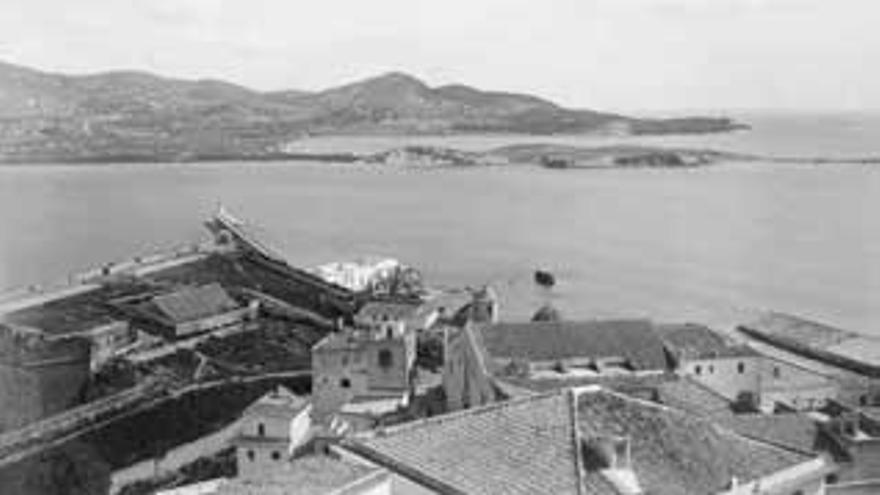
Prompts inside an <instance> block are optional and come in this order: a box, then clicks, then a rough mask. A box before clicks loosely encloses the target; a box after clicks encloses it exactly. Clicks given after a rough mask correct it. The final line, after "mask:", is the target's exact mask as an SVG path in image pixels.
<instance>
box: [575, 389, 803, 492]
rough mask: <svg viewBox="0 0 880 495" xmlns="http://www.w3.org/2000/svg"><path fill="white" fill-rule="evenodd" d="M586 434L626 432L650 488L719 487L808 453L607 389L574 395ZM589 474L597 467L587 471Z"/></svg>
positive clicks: (775, 468)
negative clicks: (741, 433)
mask: <svg viewBox="0 0 880 495" xmlns="http://www.w3.org/2000/svg"><path fill="white" fill-rule="evenodd" d="M578 427H579V429H580V434H581V435H582V436H583V437H584V438H591V437H597V436H598V437H601V436H607V435H613V436H617V437H624V438H629V439H630V442H631V451H632V469H633V471H634V472H635V475H636V477H637V478H638V480H639V483H640V484H641V486H643V487H647V488H648V489H649V490H650V493H652V494H658V495H666V494H670V495H672V494H689V493H718V492H720V491H723V490H725V489H727V488H729V484H730V481H731V480H732V479H733V478H734V477H736V478H737V479H739V480H742V481H744V482H746V481H751V480H754V479H757V478H759V477H762V476H765V475H769V474H771V473H774V472H777V471H780V470H782V469H785V468H788V467H792V466H794V465H796V464H799V463H802V462H806V461H807V460H809V459H810V458H812V456H809V455H804V454H800V453H796V452H792V451H790V450H786V449H782V448H778V447H775V446H772V445H769V444H766V443H761V442H756V441H752V440H749V439H746V438H743V437H741V436H739V435H737V434H735V433H733V432H732V431H729V430H726V429H724V428H721V427H719V426H717V425H715V424H713V423H711V422H710V421H708V420H706V419H702V418H700V417H698V416H695V415H692V414H688V413H685V412H683V411H678V410H675V409H670V408H667V407H664V406H660V405H657V404H653V403H650V402H647V401H640V400H637V399H632V398H628V397H626V396H623V395H619V394H615V393H611V392H595V393H582V394H580V395H579V397H578ZM586 476H587V478H590V477H599V476H601V473H599V472H589V471H588V472H587V473H586Z"/></svg>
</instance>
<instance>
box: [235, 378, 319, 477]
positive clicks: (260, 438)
mask: <svg viewBox="0 0 880 495" xmlns="http://www.w3.org/2000/svg"><path fill="white" fill-rule="evenodd" d="M311 412H312V404H311V402H310V401H309V400H307V399H306V398H305V397H301V396H298V395H296V394H294V393H293V392H291V391H290V390H288V389H286V388H284V387H278V388H277V389H275V390H272V391H271V392H268V393H267V394H265V395H264V396H262V397H260V398H259V399H257V400H256V401H255V402H254V403H253V404H251V405H250V406H248V408H247V409H245V411H244V413H243V414H242V417H241V420H240V421H239V428H240V430H239V434H238V435H237V436H236V437H235V438H234V439H233V445H234V446H235V450H236V466H237V468H238V469H237V470H238V475H239V477H240V478H243V479H246V480H247V479H263V478H264V477H265V476H267V475H268V474H271V473H274V472H276V471H277V470H278V469H279V467H280V466H283V465H285V463H287V462H288V461H289V460H290V458H291V456H293V455H294V453H295V452H296V450H297V449H298V448H300V447H301V446H302V445H304V444H305V443H306V442H307V441H308V440H309V439H310V437H311V434H312V421H311V416H310V414H311Z"/></svg>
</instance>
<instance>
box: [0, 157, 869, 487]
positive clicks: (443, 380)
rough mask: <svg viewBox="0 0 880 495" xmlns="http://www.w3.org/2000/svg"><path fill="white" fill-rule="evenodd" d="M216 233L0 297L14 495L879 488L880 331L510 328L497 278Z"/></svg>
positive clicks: (215, 226)
mask: <svg viewBox="0 0 880 495" xmlns="http://www.w3.org/2000/svg"><path fill="white" fill-rule="evenodd" d="M423 151H424V150H418V149H415V150H413V149H410V150H408V151H405V152H401V153H409V154H418V153H421V152H423ZM508 152H509V154H508V156H510V157H515V159H521V160H525V159H527V158H528V159H538V160H544V162H545V163H544V165H545V166H550V167H554V166H557V167H561V168H565V167H568V166H572V164H569V163H567V162H565V160H566V159H563V158H561V157H553V156H552V153H550V152H549V150H547V149H538V150H536V149H533V148H512V149H510V150H508ZM628 152H629V153H631V155H626V156H637V157H642V158H633V159H632V160H634V163H635V162H636V161H640V160H648V161H649V162H651V163H654V162H653V161H655V160H656V161H657V162H656V163H660V162H663V161H664V160H672V158H669V157H665V158H664V157H654V158H650V159H649V158H644V156H647V155H644V154H642V155H639V154H632V153H634V152H633V150H628ZM689 156H690V155H689ZM536 157H538V158H536ZM540 157H543V158H540ZM690 157H691V159H694V160H701V159H706V160H708V159H710V158H711V157H702V156H700V155H694V156H690ZM447 158H448V159H450V160H453V159H462V157H460V156H457V155H456V156H455V157H453V158H449V157H447ZM398 159H399V160H402V161H411V160H412V157H411V156H410V155H402V156H382V157H381V160H389V161H394V160H398ZM580 159H583V160H589V159H590V157H581V158H580ZM553 160H561V161H562V162H560V163H555V162H553ZM656 163H654V164H656ZM575 166H576V165H575ZM205 226H206V228H207V229H208V231H209V232H210V239H209V240H208V241H206V242H204V243H200V244H195V245H192V246H188V247H186V248H182V249H177V250H173V251H169V252H163V253H157V254H155V255H152V256H144V257H138V258H133V259H131V260H127V261H125V262H119V263H109V264H105V265H103V266H100V267H98V268H96V269H94V270H91V271H88V272H85V273H80V274H77V275H73V276H71V277H69V278H68V279H67V280H66V281H65V282H64V283H60V284H57V285H53V286H47V287H37V286H32V287H28V288H25V289H22V290H20V291H16V292H14V293H9V294H7V295H5V296H3V297H2V298H0V398H2V400H3V405H2V407H0V486H2V487H4V491H6V490H9V491H10V493H28V492H39V493H47V494H55V493H58V494H60V493H69V492H68V491H67V490H68V488H69V487H71V486H76V487H78V489H79V490H81V491H80V492H81V493H110V494H112V495H141V494H143V495H146V494H153V493H159V494H162V495H189V494H267V495H268V494H278V493H285V494H328V495H329V494H395V495H396V494H426V493H442V494H472V493H571V494H627V495H629V494H633V495H634V494H691V493H700V494H708V493H711V494H731V495H733V494H743V495H745V494H774V495H775V494H778V495H792V494H802V495H804V494H809V495H820V494H839V495H842V494H868V493H877V492H878V491H880V464H878V462H877V459H878V458H880V353H878V349H880V341H878V339H877V338H876V337H869V336H866V335H862V334H859V333H855V332H851V331H847V330H844V329H839V328H834V327H832V326H829V325H826V324H823V323H821V322H816V321H811V320H808V319H805V318H802V317H800V316H798V315H791V314H785V313H781V312H774V311H768V312H765V313H764V314H762V315H760V316H759V317H757V318H755V319H754V320H749V321H742V322H739V323H738V324H736V325H735V326H734V327H733V328H710V327H709V326H707V325H705V324H702V323H700V322H693V321H681V322H677V321H654V320H652V319H644V318H631V319H600V320H566V319H564V318H562V317H561V316H560V314H559V312H558V311H555V309H554V308H553V307H552V306H545V307H542V308H539V309H538V310H537V311H536V313H535V314H534V317H533V318H531V320H528V321H510V320H508V319H506V318H505V316H504V315H505V308H504V307H503V306H502V305H501V304H500V302H499V297H498V294H497V293H496V290H497V289H496V288H495V287H492V285H491V284H486V285H483V286H477V287H459V288H442V289H441V288H437V287H434V286H432V285H431V283H430V280H426V279H425V278H424V277H423V275H422V274H421V273H420V271H419V269H418V267H413V266H408V265H407V264H406V263H405V262H402V261H401V260H397V259H395V258H394V257H393V256H372V257H363V258H362V259H357V260H351V261H344V260H339V261H332V262H329V263H327V264H323V265H320V266H317V267H314V268H304V267H297V266H294V265H293V264H291V263H290V262H288V260H286V259H285V257H284V256H283V255H281V254H279V253H278V252H277V251H276V250H275V249H273V248H272V247H271V246H268V245H267V244H266V243H265V242H264V241H263V240H261V239H260V238H259V236H257V235H255V234H254V232H253V229H251V228H250V227H249V224H248V223H247V222H245V221H242V220H240V219H238V218H236V217H235V216H234V215H233V214H231V213H229V212H227V211H225V210H223V209H222V208H221V209H219V210H218V211H217V212H216V213H215V214H214V215H213V216H211V218H209V219H207V221H206V222H205ZM534 282H535V283H536V284H540V285H542V286H545V287H547V288H548V289H549V290H552V286H553V285H554V284H557V283H564V281H562V280H557V277H556V276H554V274H553V273H550V272H547V271H542V270H538V271H536V272H535V274H534Z"/></svg>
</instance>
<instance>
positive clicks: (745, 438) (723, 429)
mask: <svg viewBox="0 0 880 495" xmlns="http://www.w3.org/2000/svg"><path fill="white" fill-rule="evenodd" d="M701 419H702V418H701ZM708 423H709V425H711V426H712V427H713V428H715V429H716V430H721V433H724V434H728V435H731V436H734V437H737V438H739V439H740V440H742V441H744V442H747V443H753V444H755V445H762V446H764V447H769V448H773V449H779V450H784V451H786V452H791V453H793V454H799V455H802V456H804V457H808V458H810V459H815V458H818V457H820V455H819V454H816V453H815V452H804V451H802V450H799V449H795V448H791V447H788V446H785V445H781V444H777V443H775V442H771V441H769V440H765V439H762V438H757V437H751V436H748V435H744V434H742V433H739V432H738V431H735V430H732V429H731V428H728V427H727V426H724V425H723V424H720V423H717V422H714V421H709V422H708Z"/></svg>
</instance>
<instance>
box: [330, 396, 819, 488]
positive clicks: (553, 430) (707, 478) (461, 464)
mask: <svg viewBox="0 0 880 495" xmlns="http://www.w3.org/2000/svg"><path fill="white" fill-rule="evenodd" d="M336 448H337V449H338V450H339V451H341V452H343V455H349V456H351V457H352V458H356V459H359V460H361V461H364V462H369V463H373V464H374V465H376V466H379V467H383V468H385V469H387V470H389V471H390V472H391V473H392V475H393V476H394V481H393V486H394V487H395V493H444V494H465V493H466V494H532V493H554V494H591V495H592V494H601V495H604V494H608V495H612V494H613V495H618V494H649V493H650V494H656V495H667V494H668V495H673V494H675V495H678V494H694V493H700V494H722V493H725V494H752V493H762V494H779V495H791V494H794V493H801V494H804V495H819V494H822V493H824V491H823V490H824V483H825V482H824V480H825V477H826V476H827V475H828V474H829V473H830V472H831V471H832V470H833V469H834V466H833V465H832V464H830V463H829V462H828V460H827V459H826V458H824V457H821V456H816V455H813V454H809V453H804V452H799V451H796V450H792V449H788V448H785V447H782V446H777V445H773V444H770V443H767V442H763V441H760V440H755V439H749V438H745V437H743V436H741V435H739V434H737V433H735V432H734V431H732V430H729V429H727V428H724V427H722V426H719V425H718V424H715V423H713V422H711V421H708V420H706V419H704V418H701V417H698V416H695V415H692V414H689V413H687V412H683V411H680V410H676V409H672V408H668V407H665V406H663V405H659V404H656V403H653V402H649V401H643V400H640V399H635V398H632V397H629V396H626V395H622V394H618V393H615V392H610V391H608V390H606V389H603V388H601V387H596V386H591V387H583V388H575V389H564V390H555V391H552V392H548V393H544V394H537V395H532V396H527V397H522V398H518V399H513V400H508V401H503V402H497V403H493V404H489V405H485V406H481V407H475V408H471V409H467V410H462V411H457V412H454V413H449V414H446V415H442V416H436V417H432V418H428V419H424V420H420V421H415V422H412V423H407V424H403V425H399V426H394V427H389V428H384V429H379V430H377V431H374V432H370V433H368V434H362V435H358V436H354V437H349V438H346V439H344V440H342V441H341V443H340V444H339V446H338V447H336Z"/></svg>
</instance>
